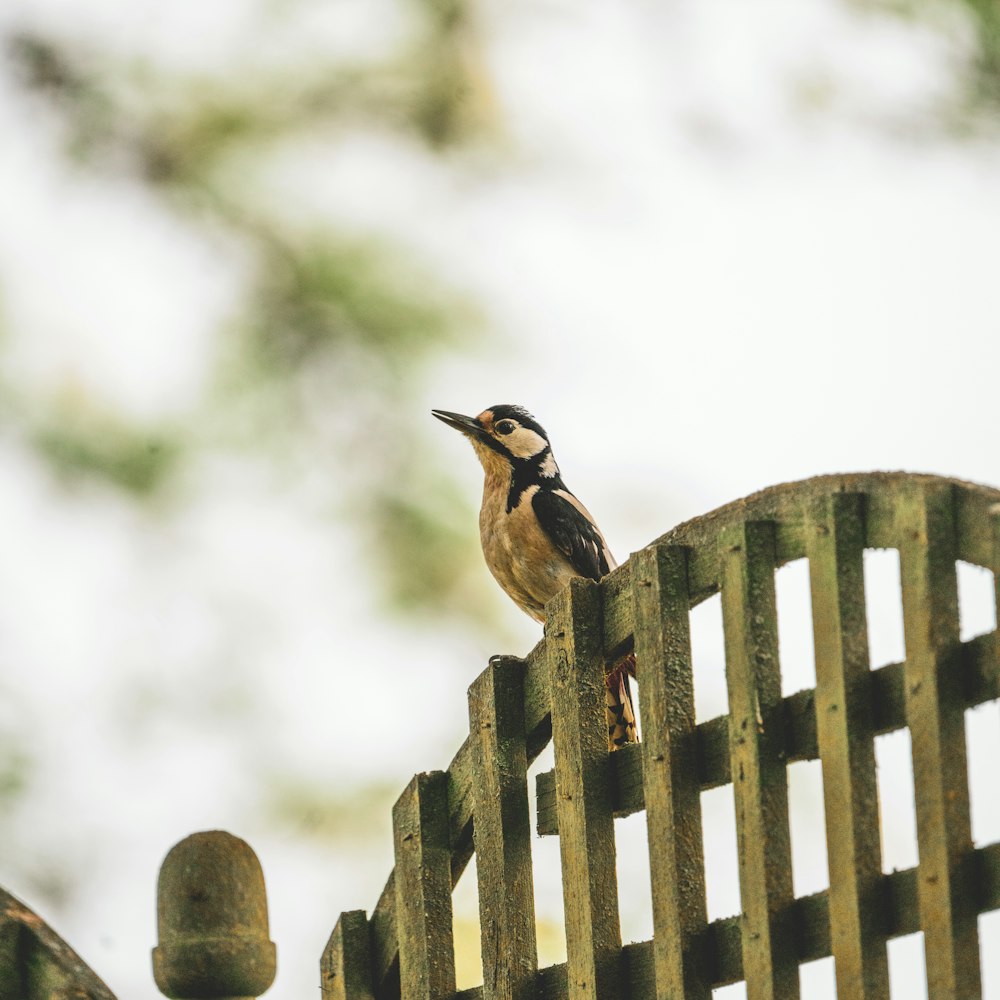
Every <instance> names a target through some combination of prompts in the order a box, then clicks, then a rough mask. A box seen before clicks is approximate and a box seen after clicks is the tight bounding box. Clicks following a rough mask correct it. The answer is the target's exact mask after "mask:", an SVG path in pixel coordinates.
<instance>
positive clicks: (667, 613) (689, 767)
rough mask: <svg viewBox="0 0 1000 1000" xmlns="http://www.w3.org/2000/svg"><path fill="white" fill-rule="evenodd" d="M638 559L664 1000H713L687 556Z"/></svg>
mask: <svg viewBox="0 0 1000 1000" xmlns="http://www.w3.org/2000/svg"><path fill="white" fill-rule="evenodd" d="M633 560H634V566H633V570H632V586H633V600H634V601H635V622H636V625H635V655H636V662H637V663H638V664H640V665H641V668H642V718H643V736H644V739H643V742H642V743H641V744H639V747H640V753H641V755H642V756H641V761H642V765H643V766H642V773H643V792H644V800H645V805H646V829H647V835H648V841H649V874H650V883H651V886H652V892H653V925H654V926H655V927H657V928H658V929H659V931H658V933H657V934H656V935H655V937H654V938H653V971H654V976H655V979H656V989H657V993H658V994H659V995H660V996H663V997H685V998H688V1000H709V998H710V997H711V995H712V986H711V975H710V971H709V956H708V950H707V945H708V935H707V928H708V918H707V916H706V906H705V863H704V857H703V851H702V830H701V787H700V785H699V782H698V768H697V765H696V759H697V757H696V755H697V743H696V739H695V737H696V728H695V721H694V676H693V673H692V669H691V629H690V620H689V610H690V599H689V597H688V589H687V551H686V550H685V549H682V548H677V547H674V546H667V545H657V546H651V547H650V548H648V549H645V550H643V551H642V552H638V553H636V555H635V556H633ZM619 756H622V755H621V754H620V753H616V754H615V755H614V757H616V758H617V757H619Z"/></svg>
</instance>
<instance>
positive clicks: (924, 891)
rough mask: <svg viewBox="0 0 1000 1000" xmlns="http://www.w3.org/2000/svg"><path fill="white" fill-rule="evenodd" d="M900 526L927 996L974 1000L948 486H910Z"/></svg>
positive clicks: (975, 944)
mask: <svg viewBox="0 0 1000 1000" xmlns="http://www.w3.org/2000/svg"><path fill="white" fill-rule="evenodd" d="M897 526H898V529H899V538H900V576H901V580H902V585H903V628H904V634H905V638H906V661H905V664H904V683H905V699H906V720H907V724H908V726H909V728H910V740H911V744H912V752H913V775H914V791H915V795H916V807H917V839H918V843H919V853H920V868H919V875H918V890H919V901H920V923H921V926H922V928H923V932H924V954H925V956H926V961H927V990H928V994H929V995H930V996H932V997H934V998H935V1000H958V998H962V1000H971V998H974V997H978V996H980V993H981V989H982V987H981V984H980V977H979V939H978V932H977V924H976V906H975V892H974V888H975V886H974V883H973V871H972V858H971V851H972V834H971V829H970V819H969V784H968V774H967V768H966V751H965V709H964V704H963V702H964V699H963V697H962V681H961V678H962V674H961V671H960V669H959V662H958V653H959V619H958V586H957V581H956V571H955V560H956V558H957V545H956V538H955V512H954V493H953V488H952V486H951V485H950V484H948V485H943V486H928V487H926V489H921V488H919V487H916V486H910V487H908V488H907V489H906V490H905V491H904V492H903V494H902V496H901V497H900V501H899V506H898V520H897Z"/></svg>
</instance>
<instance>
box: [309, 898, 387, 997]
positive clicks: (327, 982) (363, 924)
mask: <svg viewBox="0 0 1000 1000" xmlns="http://www.w3.org/2000/svg"><path fill="white" fill-rule="evenodd" d="M320 987H321V989H322V991H323V1000H374V992H373V990H372V970H371V953H370V949H369V936H368V920H367V918H366V916H365V911H364V910H349V911H348V912H346V913H342V914H341V915H340V919H339V920H338V921H337V925H336V926H335V927H334V928H333V933H332V934H331V935H330V940H329V941H327V943H326V947H325V948H324V949H323V956H322V958H321V959H320Z"/></svg>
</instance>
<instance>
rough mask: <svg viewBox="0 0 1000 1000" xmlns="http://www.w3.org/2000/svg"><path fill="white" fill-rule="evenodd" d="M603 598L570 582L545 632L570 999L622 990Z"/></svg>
mask: <svg viewBox="0 0 1000 1000" xmlns="http://www.w3.org/2000/svg"><path fill="white" fill-rule="evenodd" d="M600 597H601V595H600V590H599V589H598V587H597V585H596V584H594V583H592V582H591V581H589V580H582V579H578V580H573V581H572V582H571V585H570V586H569V587H567V588H566V589H565V590H564V591H563V592H562V593H561V594H560V595H559V596H558V597H556V598H555V599H554V600H553V601H552V602H551V604H550V605H549V607H548V612H549V619H548V625H547V627H546V647H547V655H548V661H549V678H550V690H551V699H552V738H553V742H554V744H555V758H556V760H555V771H556V812H557V815H558V817H559V848H560V854H561V857H562V881H563V902H564V907H565V914H566V955H567V962H566V974H567V985H568V991H569V992H568V995H569V998H570V1000H587V998H589V1000H616V998H618V997H621V996H622V995H623V992H624V991H623V986H622V983H621V928H620V925H619V922H618V880H617V874H616V871H615V831H614V819H613V817H612V813H611V808H612V804H611V789H610V775H611V771H610V758H609V755H608V738H607V726H606V722H605V711H604V709H605V700H604V690H605V687H604V657H603V651H602V648H601V647H602V621H601V604H600Z"/></svg>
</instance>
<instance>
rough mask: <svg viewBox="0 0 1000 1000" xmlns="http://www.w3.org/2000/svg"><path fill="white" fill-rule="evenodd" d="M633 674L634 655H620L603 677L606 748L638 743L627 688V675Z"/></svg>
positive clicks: (611, 748) (633, 712) (633, 714)
mask: <svg viewBox="0 0 1000 1000" xmlns="http://www.w3.org/2000/svg"><path fill="white" fill-rule="evenodd" d="M629 674H632V676H633V677H634V676H635V655H634V654H632V653H629V654H628V655H627V656H624V657H622V659H620V660H619V661H618V662H617V663H616V664H615V665H614V666H613V667H612V668H611V670H610V671H609V672H608V675H607V677H606V678H605V687H606V690H605V696H604V697H605V701H604V704H605V713H606V717H607V722H608V749H609V750H617V749H618V748H619V747H623V746H625V744H626V743H638V742H639V734H638V731H637V729H636V724H635V710H634V708H633V706H632V694H631V691H630V690H629V683H628V675H629Z"/></svg>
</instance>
